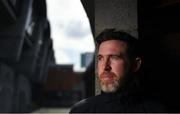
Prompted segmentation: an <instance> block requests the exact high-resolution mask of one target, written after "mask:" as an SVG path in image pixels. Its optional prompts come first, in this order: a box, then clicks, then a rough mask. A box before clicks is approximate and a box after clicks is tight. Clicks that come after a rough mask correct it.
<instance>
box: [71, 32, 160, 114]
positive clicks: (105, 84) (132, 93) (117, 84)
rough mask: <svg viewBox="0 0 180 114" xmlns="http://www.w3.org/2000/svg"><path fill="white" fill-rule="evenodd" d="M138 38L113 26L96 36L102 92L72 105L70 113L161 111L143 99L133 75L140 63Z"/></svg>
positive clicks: (156, 104)
mask: <svg viewBox="0 0 180 114" xmlns="http://www.w3.org/2000/svg"><path fill="white" fill-rule="evenodd" d="M137 41H138V40H137V39H136V38H134V37H132V36H131V35H129V34H127V33H125V32H121V31H116V30H115V29H106V30H104V31H103V32H102V33H101V34H100V35H99V36H98V37H97V38H96V43H97V51H98V52H97V60H98V63H97V67H98V70H97V71H98V79H99V83H100V86H101V90H102V93H101V94H100V95H98V96H94V97H91V98H88V99H85V100H82V101H80V102H79V103H77V104H75V105H74V106H73V107H72V108H71V111H70V113H75V112H78V113H83V112H87V113H93V112H99V113H106V112H163V107H161V105H159V104H158V103H156V102H154V101H152V100H151V99H149V98H146V97H145V96H144V95H143V93H142V91H141V89H140V86H139V82H138V76H137V75H135V74H136V72H137V71H138V70H139V69H140V66H141V63H142V62H141V58H140V57H139V56H138V48H137V46H138V45H137V43H138V42H137Z"/></svg>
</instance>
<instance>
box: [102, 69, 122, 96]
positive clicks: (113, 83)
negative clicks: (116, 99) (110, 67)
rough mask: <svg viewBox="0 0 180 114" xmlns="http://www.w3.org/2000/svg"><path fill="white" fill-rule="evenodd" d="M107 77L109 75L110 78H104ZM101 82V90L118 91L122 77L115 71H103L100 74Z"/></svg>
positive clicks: (107, 91)
mask: <svg viewBox="0 0 180 114" xmlns="http://www.w3.org/2000/svg"><path fill="white" fill-rule="evenodd" d="M105 77H109V79H108V80H104V79H103V78H105ZM99 82H100V86H101V90H102V91H103V92H106V93H113V92H116V91H117V90H118V89H119V87H120V79H119V78H118V76H117V75H116V74H114V73H113V72H103V73H102V74H101V75H100V76H99Z"/></svg>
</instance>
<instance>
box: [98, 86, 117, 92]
mask: <svg viewBox="0 0 180 114" xmlns="http://www.w3.org/2000/svg"><path fill="white" fill-rule="evenodd" d="M118 88H119V86H118V85H113V84H108V85H101V90H102V91H103V92H105V93H114V92H116V91H117V90H118Z"/></svg>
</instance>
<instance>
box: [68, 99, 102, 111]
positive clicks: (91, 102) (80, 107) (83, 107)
mask: <svg viewBox="0 0 180 114" xmlns="http://www.w3.org/2000/svg"><path fill="white" fill-rule="evenodd" d="M98 100H99V96H93V97H89V98H86V99H83V100H81V101H79V102H77V103H76V104H74V105H73V106H72V107H71V110H70V113H75V112H82V113H83V112H91V111H93V107H95V104H96V103H98Z"/></svg>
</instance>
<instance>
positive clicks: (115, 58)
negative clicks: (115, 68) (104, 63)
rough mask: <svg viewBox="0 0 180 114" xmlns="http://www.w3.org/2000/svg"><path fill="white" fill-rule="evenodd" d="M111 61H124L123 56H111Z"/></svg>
mask: <svg viewBox="0 0 180 114" xmlns="http://www.w3.org/2000/svg"><path fill="white" fill-rule="evenodd" d="M111 59H113V60H119V59H122V56H120V55H111Z"/></svg>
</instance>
